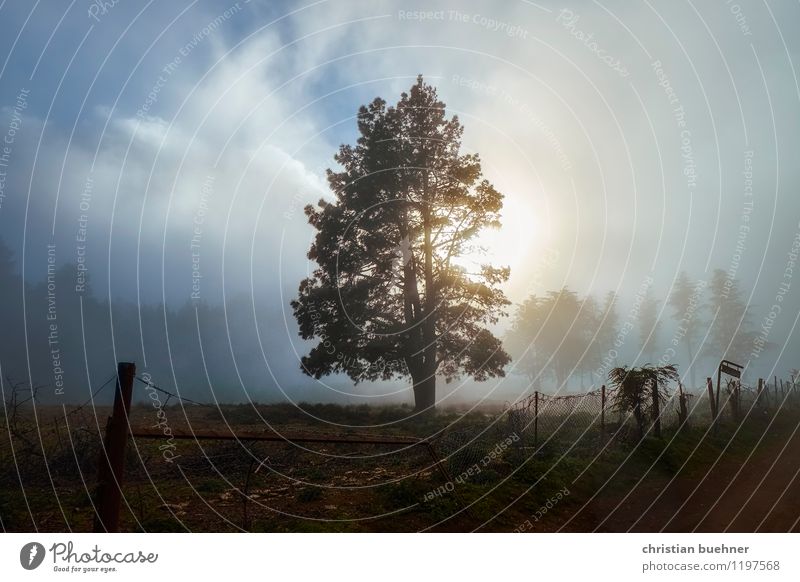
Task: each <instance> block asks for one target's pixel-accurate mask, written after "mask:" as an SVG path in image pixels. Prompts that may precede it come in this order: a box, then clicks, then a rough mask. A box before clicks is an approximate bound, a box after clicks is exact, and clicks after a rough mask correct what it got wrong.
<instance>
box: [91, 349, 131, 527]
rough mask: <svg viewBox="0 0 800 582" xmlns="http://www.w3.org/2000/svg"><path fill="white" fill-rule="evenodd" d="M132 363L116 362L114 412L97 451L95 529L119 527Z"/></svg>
mask: <svg viewBox="0 0 800 582" xmlns="http://www.w3.org/2000/svg"><path fill="white" fill-rule="evenodd" d="M135 376H136V364H133V363H129V362H120V363H119V364H117V389H116V391H115V393H114V411H113V413H112V415H111V416H110V417H109V418H108V422H107V423H106V434H105V439H104V443H103V447H102V449H101V451H100V459H99V462H98V478H97V497H96V500H97V501H96V505H95V507H96V509H97V514H96V515H95V520H94V531H95V532H116V531H118V530H119V510H120V505H121V503H122V479H123V473H124V469H125V445H126V443H127V441H128V412H129V411H130V408H131V396H132V394H133V379H134V377H135Z"/></svg>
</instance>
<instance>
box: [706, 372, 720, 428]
mask: <svg viewBox="0 0 800 582" xmlns="http://www.w3.org/2000/svg"><path fill="white" fill-rule="evenodd" d="M706 388H707V389H708V403H709V405H710V406H711V422H712V423H713V422H714V421H715V420H717V402H716V400H714V382H713V381H712V380H711V378H706Z"/></svg>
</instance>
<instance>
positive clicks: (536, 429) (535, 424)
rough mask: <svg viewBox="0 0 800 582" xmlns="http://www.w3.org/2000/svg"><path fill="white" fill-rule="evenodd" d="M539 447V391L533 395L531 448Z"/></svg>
mask: <svg viewBox="0 0 800 582" xmlns="http://www.w3.org/2000/svg"><path fill="white" fill-rule="evenodd" d="M538 446H539V391H538V390H537V391H536V392H534V393H533V448H536V447H538Z"/></svg>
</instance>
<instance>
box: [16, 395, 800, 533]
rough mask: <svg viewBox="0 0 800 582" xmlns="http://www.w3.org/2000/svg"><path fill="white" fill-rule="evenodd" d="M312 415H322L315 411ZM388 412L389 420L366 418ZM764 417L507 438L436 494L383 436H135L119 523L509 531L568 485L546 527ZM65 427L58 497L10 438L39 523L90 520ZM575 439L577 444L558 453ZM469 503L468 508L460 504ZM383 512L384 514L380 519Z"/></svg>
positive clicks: (26, 522)
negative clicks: (286, 441) (169, 441)
mask: <svg viewBox="0 0 800 582" xmlns="http://www.w3.org/2000/svg"><path fill="white" fill-rule="evenodd" d="M186 411H187V416H183V413H182V409H181V408H179V407H169V408H168V409H167V414H168V417H169V418H170V422H172V423H174V425H175V426H177V427H180V426H182V425H184V426H188V425H191V426H192V427H194V428H196V429H202V428H213V427H219V426H220V424H219V423H220V422H221V420H220V419H222V418H224V419H225V420H226V421H227V422H229V423H231V425H235V426H237V427H241V428H243V429H252V428H254V427H261V428H263V423H262V422H261V421H260V420H259V415H261V416H263V417H264V418H267V419H269V421H270V423H271V424H272V426H273V427H275V428H278V429H287V430H288V429H292V430H304V431H316V432H320V433H323V432H325V433H331V432H333V428H332V427H331V426H330V425H329V424H326V423H328V422H336V423H338V424H346V425H347V426H352V427H355V428H353V429H351V430H352V431H354V432H358V433H364V432H371V433H377V434H402V435H417V436H424V435H427V434H431V433H434V432H439V431H441V430H443V429H445V428H447V427H448V426H450V425H451V424H454V423H455V424H454V426H453V427H451V428H453V429H455V430H457V431H462V430H464V431H466V434H473V433H474V434H477V433H479V432H481V431H482V430H483V428H484V427H486V426H487V425H488V423H489V422H491V421H492V420H493V419H494V418H495V417H493V416H492V414H496V411H493V412H489V411H486V410H477V411H473V412H471V413H469V414H466V415H462V414H460V413H459V412H458V411H455V410H445V411H442V412H440V413H437V414H436V415H429V416H425V417H420V418H414V419H413V420H403V419H404V418H405V417H406V416H408V414H409V413H410V412H411V411H410V409H409V408H408V407H403V406H390V407H364V406H336V405H328V404H326V405H321V404H303V405H301V406H300V407H299V408H292V407H290V406H286V405H257V406H256V407H253V406H250V405H242V406H224V407H222V408H221V409H217V408H213V407H189V408H187V409H186ZM100 414H103V412H100ZM150 414H152V411H150V410H149V409H148V408H146V407H135V408H134V410H133V412H132V423H135V422H142V423H145V422H147V421H148V415H150ZM314 416H316V417H319V418H323V419H325V420H324V422H323V421H320V420H315V419H314V418H312V417H314ZM234 421H235V422H234ZM386 422H392V423H393V424H392V425H391V426H389V427H386V428H380V429H375V428H368V427H371V426H374V425H377V424H383V423H386ZM768 422H769V418H767V417H764V416H758V415H755V416H754V417H753V418H750V419H748V421H747V422H746V423H745V424H743V425H742V426H741V427H740V428H739V430H738V431H736V426H735V425H732V424H730V422H728V421H723V422H722V423H721V424H720V426H719V429H718V430H717V431H716V432H710V433H708V434H706V430H705V427H701V426H697V425H689V426H688V427H684V429H683V430H681V431H677V432H676V431H675V430H670V429H669V427H665V430H664V438H661V439H656V438H653V437H646V438H645V439H643V440H642V441H641V442H638V443H637V442H635V441H633V440H631V441H627V442H619V443H616V444H614V445H612V446H609V447H607V448H606V449H605V450H604V451H603V452H602V453H600V446H599V441H598V436H599V434H595V433H591V434H589V435H588V436H586V437H585V438H584V439H582V440H581V441H580V442H578V443H575V442H574V441H572V440H570V439H566V438H562V439H559V440H554V441H552V442H550V443H539V444H540V445H541V447H540V449H539V450H538V452H537V453H536V454H535V455H533V454H532V453H533V450H534V449H532V448H521V447H517V446H512V447H509V448H507V449H506V450H504V451H503V452H502V454H500V455H498V456H497V457H496V458H495V459H493V460H492V462H491V463H489V464H488V465H486V466H483V465H480V467H481V470H480V471H479V472H477V473H475V474H473V475H472V476H470V477H468V478H465V479H462V481H461V482H460V483H458V484H456V485H455V486H454V487H453V490H452V491H445V492H443V493H442V494H440V495H435V496H433V498H430V495H429V494H430V492H431V491H434V490H437V488H440V487H442V486H443V485H444V484H445V479H444V477H443V476H442V475H441V474H440V473H439V472H438V471H437V470H435V468H434V467H432V466H431V462H430V458H429V457H427V454H426V452H425V451H423V450H422V449H414V450H410V451H406V452H405V453H403V454H391V453H392V451H391V449H389V448H381V447H378V446H366V447H361V448H358V447H354V446H353V445H329V444H319V445H314V446H313V447H310V448H312V449H313V450H312V452H303V451H300V450H298V449H297V448H296V447H292V446H290V445H283V444H281V443H244V444H243V443H235V442H232V441H228V442H216V441H204V442H203V443H202V448H200V446H198V444H196V443H193V442H191V441H182V442H180V443H179V444H178V450H177V451H176V453H177V454H180V455H181V457H180V459H181V462H180V470H178V468H177V466H176V465H175V464H170V463H167V462H165V461H164V459H163V457H162V455H161V452H160V449H159V444H160V443H159V441H157V440H147V441H137V447H136V449H134V447H129V448H128V458H127V463H126V465H127V466H126V485H125V495H126V499H127V500H128V502H129V503H130V506H131V509H132V511H133V513H132V514H131V513H129V512H127V510H125V511H124V512H123V516H122V523H123V526H124V527H125V528H126V529H127V530H128V531H136V530H138V529H141V530H144V531H184V530H185V529H189V530H191V531H236V530H237V528H239V527H242V526H243V525H246V526H247V527H248V528H249V529H251V530H253V531H417V530H420V529H426V528H429V527H434V529H435V530H441V531H470V530H472V529H475V528H478V527H482V528H483V529H487V530H497V531H512V530H514V529H515V528H516V527H517V526H518V525H519V524H520V523H521V522H523V521H524V520H525V519H528V518H530V516H531V515H532V514H533V513H535V512H536V511H537V510H538V509H540V508H541V507H542V505H543V504H545V503H547V501H548V499H550V498H551V497H552V496H553V495H554V494H556V493H557V492H558V491H559V490H561V489H562V488H563V487H568V488H569V491H570V495H569V496H567V497H565V498H564V499H563V500H561V501H560V502H559V503H558V504H557V506H555V507H554V508H553V509H552V510H550V511H549V512H548V514H547V520H548V521H549V524H551V525H552V524H557V523H560V522H561V521H563V520H564V519H567V518H568V517H569V516H570V515H571V514H572V513H573V512H574V511H575V510H576V508H578V507H580V506H582V504H583V503H585V502H586V500H588V499H590V498H591V497H592V496H593V495H594V494H595V493H597V492H598V491H600V490H602V495H605V496H614V495H618V494H621V493H625V492H627V491H630V489H631V488H632V486H633V485H634V484H635V483H636V482H637V481H638V480H639V479H640V478H641V477H642V475H644V474H645V473H647V474H648V476H647V479H648V480H651V481H653V482H654V483H655V482H658V481H659V480H664V479H668V478H670V477H671V476H673V475H675V474H676V473H678V472H679V471H680V474H681V475H684V476H688V477H692V476H694V475H702V474H705V472H706V471H707V470H708V468H709V467H710V465H711V464H712V463H714V462H715V460H716V459H717V458H718V457H719V456H720V455H724V456H725V458H727V459H735V460H742V459H744V458H746V457H747V455H748V454H749V453H750V452H751V451H752V450H753V447H754V446H755V444H756V443H757V442H758V440H759V439H760V438H761V437H762V435H765V432H766V436H765V438H766V439H767V440H775V439H781V438H785V435H787V434H788V433H789V432H790V430H791V429H793V428H794V426H795V425H796V422H797V413H796V410H794V409H792V410H789V411H786V412H783V413H781V415H779V416H778V417H776V420H775V423H774V424H773V425H772V427H771V428H770V429H769V431H767V426H768ZM86 425H87V426H91V423H87V424H86ZM497 426H498V427H500V428H499V429H498V430H501V429H503V427H504V426H505V425H504V424H503V421H501V422H500V423H498V425H497ZM63 430H64V429H63V428H62V431H63ZM74 430H76V431H82V432H81V436H80V438H79V439H75V440H74V441H73V442H75V443H77V446H78V447H79V450H77V451H73V450H70V449H69V448H68V447H64V446H63V443H64V441H65V440H66V439H64V436H65V435H64V434H62V435H61V437H62V441H61V442H62V445H61V447H59V446H58V445H57V442H56V440H55V438H56V437H55V436H54V435H50V434H44V436H43V439H44V442H45V449H46V452H47V458H48V459H49V460H50V463H51V464H50V468H51V472H52V474H53V475H56V476H57V480H56V481H55V484H56V485H57V488H56V490H57V491H58V499H56V496H55V495H54V492H53V484H51V482H50V480H49V478H48V476H47V473H46V471H45V470H44V469H45V465H44V462H43V460H42V458H41V454H40V453H39V454H38V455H37V452H36V450H33V451H31V450H28V451H27V452H24V455H23V452H22V451H21V449H18V448H15V452H16V453H17V454H18V459H17V461H18V467H19V470H20V477H21V479H22V483H23V485H24V487H25V494H26V495H27V496H28V503H29V504H30V507H31V510H32V512H33V513H34V516H33V519H34V520H35V523H36V527H37V528H38V529H39V530H40V531H66V530H68V529H70V528H71V529H73V530H75V531H81V530H85V529H88V528H90V527H91V523H92V519H93V513H92V506H91V500H90V498H89V496H88V495H87V493H86V491H85V489H84V484H83V483H84V481H85V482H86V484H87V485H88V486H89V487H90V491H91V490H93V486H94V483H95V479H96V478H95V475H96V459H97V446H98V444H99V435H97V434H95V435H94V436H92V435H91V434H90V433H89V432H85V429H83V428H80V427H78V426H76V428H75V429H74ZM501 432H502V431H501ZM501 432H491V431H489V432H485V434H484V437H482V439H481V440H479V441H478V442H471V443H467V445H466V447H465V448H463V449H462V452H460V453H458V452H457V453H455V454H454V455H453V456H452V457H451V458H450V459H449V460H448V462H447V463H446V465H447V467H448V468H449V470H450V477H451V478H452V479H455V478H456V477H457V476H458V475H459V474H460V473H461V472H462V471H464V470H466V469H468V468H469V467H470V466H472V465H475V464H476V463H478V464H480V463H481V459H482V458H484V457H485V455H486V454H488V453H489V452H490V451H491V450H492V449H493V447H494V446H495V444H496V442H497V439H498V438H500V437H498V436H497V435H498V434H501ZM66 442H67V443H68V442H69V441H68V440H66ZM775 442H777V441H775ZM461 444H462V443H455V444H454V445H453V446H454V447H458V446H461ZM524 444H528V445H529V444H530V443H524ZM9 445H10V443H9V442H8V440H7V439H6V440H5V441H0V468H2V471H3V474H2V475H0V483H2V485H0V521H2V527H3V529H5V530H6V531H30V530H32V529H33V521H31V517H30V515H29V514H28V510H27V506H26V505H25V503H24V501H23V497H22V489H21V488H20V485H19V481H18V478H17V475H16V468H15V466H14V463H13V461H12V460H11V456H10V446H9ZM571 445H575V446H573V447H572V449H571V450H570V452H569V453H568V454H565V451H567V450H568V449H569V448H570V446H571ZM20 455H23V457H24V458H22V457H20ZM375 455H379V456H375ZM76 458H77V463H76V461H75V459H76ZM253 458H256V459H259V460H262V461H263V466H261V467H259V470H258V472H256V473H252V474H251V475H250V477H249V486H248V492H249V494H250V495H251V496H252V497H251V499H250V500H249V501H247V504H246V505H247V507H246V509H247V513H246V514H245V508H244V506H245V504H244V502H243V501H244V498H243V497H242V495H241V494H239V493H237V492H236V488H241V487H243V486H244V483H245V481H246V480H247V473H248V470H249V468H250V467H251V463H252V460H253ZM220 474H221V475H223V476H225V477H226V478H227V479H228V481H229V482H230V483H226V482H225V480H223V479H222V478H221V477H220ZM81 476H83V480H82V479H81ZM151 481H152V483H151ZM15 484H16V485H15ZM534 484H535V486H533V485H534ZM164 504H170V505H169V506H170V507H172V506H180V507H181V509H180V511H177V512H176V513H178V514H179V520H178V519H175V517H174V516H173V515H172V513H171V512H170V511H169V510H168V509H167V508H165V507H162V506H163V505H164ZM465 506H469V509H468V510H464V508H465ZM401 509H403V511H401V512H399V513H398V510H401ZM383 514H391V515H390V516H389V517H376V516H381V515H383ZM245 515H246V519H245ZM292 515H295V516H305V518H303V517H292ZM331 519H334V520H338V521H330V520H331ZM325 520H328V521H325ZM341 520H344V521H341ZM348 520H350V521H348ZM137 521H138V522H139V523H140V526H137ZM435 524H438V525H435ZM551 525H548V524H543V525H542V527H551ZM587 527H588V525H587Z"/></svg>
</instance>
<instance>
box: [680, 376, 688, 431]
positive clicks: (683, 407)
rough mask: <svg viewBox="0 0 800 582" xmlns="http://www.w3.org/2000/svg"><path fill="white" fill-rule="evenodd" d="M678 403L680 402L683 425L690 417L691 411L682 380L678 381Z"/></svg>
mask: <svg viewBox="0 0 800 582" xmlns="http://www.w3.org/2000/svg"><path fill="white" fill-rule="evenodd" d="M678 403H679V404H680V418H679V419H678V420H679V426H683V425H684V424H686V421H687V419H688V418H689V413H688V411H687V409H686V394H684V392H683V384H681V383H680V382H678Z"/></svg>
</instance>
